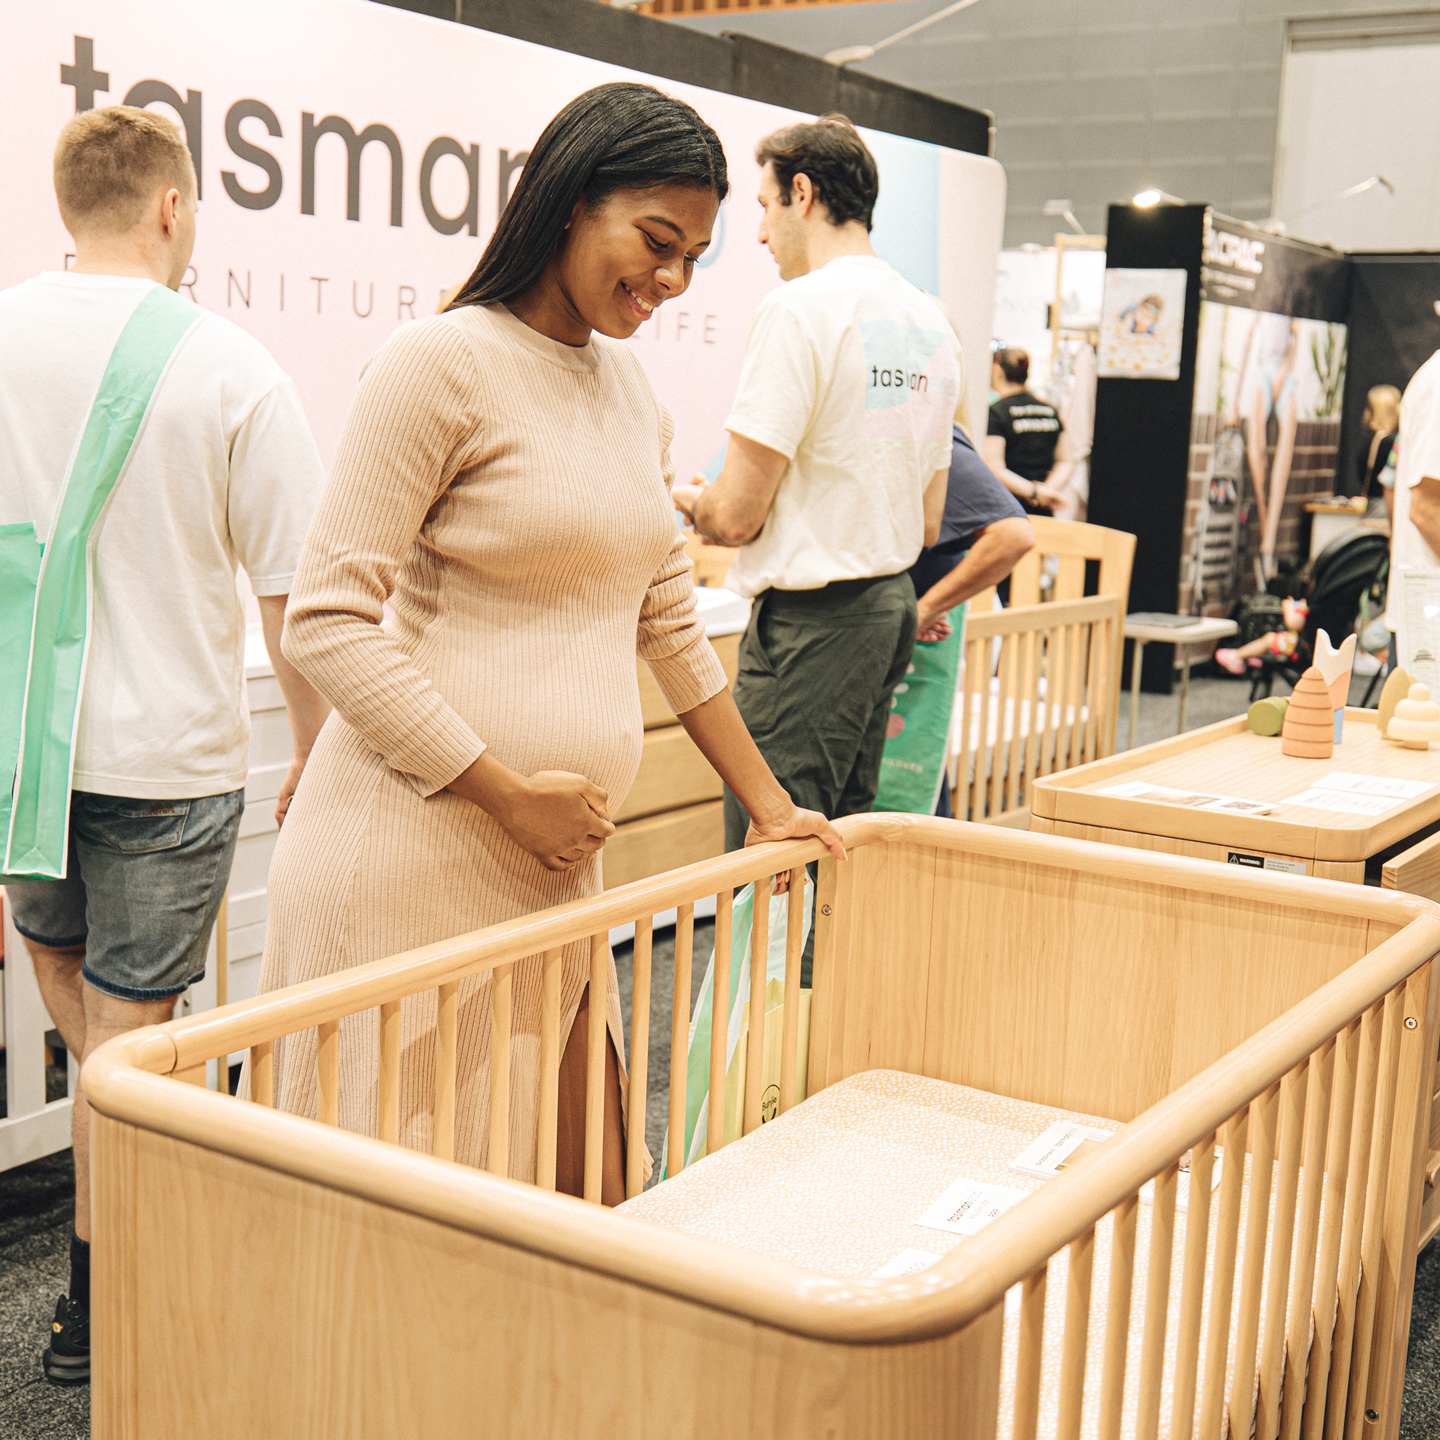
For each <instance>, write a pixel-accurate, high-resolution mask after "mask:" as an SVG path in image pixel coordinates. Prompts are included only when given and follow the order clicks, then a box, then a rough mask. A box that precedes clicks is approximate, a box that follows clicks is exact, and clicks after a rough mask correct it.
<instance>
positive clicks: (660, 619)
mask: <svg viewBox="0 0 1440 1440" xmlns="http://www.w3.org/2000/svg"><path fill="white" fill-rule="evenodd" d="M670 437H671V426H670V420H669V416H668V415H667V414H666V413H665V411H664V409H663V407H662V406H661V405H660V403H659V402H658V401H657V400H656V398H655V395H654V393H653V391H652V390H651V388H650V384H649V381H648V380H647V379H646V377H645V374H644V371H643V370H642V369H641V366H640V362H639V361H638V360H637V359H636V357H635V356H634V354H633V353H632V352H631V351H630V350H629V348H628V347H626V346H625V345H623V344H621V343H619V342H617V341H612V340H607V339H605V338H603V337H601V336H598V335H597V336H594V337H593V338H592V339H591V341H590V342H589V344H587V345H585V346H583V347H580V348H575V347H571V346H566V345H562V344H560V343H558V342H557V341H554V340H550V339H548V338H546V337H545V336H543V335H540V334H539V333H538V332H536V331H534V330H532V329H530V328H529V327H528V326H527V325H525V324H523V323H522V322H521V321H520V320H518V319H516V318H515V317H514V316H513V315H512V314H511V313H510V312H509V311H508V310H506V309H505V308H504V307H503V306H498V305H496V306H487V307H470V308H467V309H463V310H458V311H453V312H451V313H449V314H445V315H440V316H436V317H434V318H433V319H429V320H424V321H421V322H419V323H418V324H415V325H410V326H406V327H405V328H403V329H402V330H400V331H398V332H397V333H396V334H395V335H394V336H393V337H392V338H391V339H390V340H389V341H388V342H387V343H386V344H385V345H384V346H383V347H382V349H381V350H380V351H379V353H378V354H377V355H376V356H375V357H374V358H373V359H372V360H371V361H370V363H369V365H368V366H367V367H366V370H365V373H364V375H363V377H362V379H361V382H360V388H359V393H358V394H357V396H356V399H355V404H354V406H353V408H352V410H351V412H350V417H349V420H348V421H347V423H346V427H345V432H344V434H343V436H342V437H341V441H340V446H339V449H338V452H337V454H336V457H335V463H334V466H333V468H332V471H331V474H330V479H329V482H328V484H327V486H326V489H325V494H324V498H323V499H322V501H321V504H320V509H319V511H318V513H317V514H316V516H315V522H314V526H313V528H312V529H311V531H310V535H309V539H308V540H307V542H306V546H305V551H304V555H303V556H302V559H301V562H300V568H299V572H298V574H297V575H296V578H295V585H294V588H293V590H292V592H291V596H290V605H289V610H288V613H287V616H286V626H285V653H286V655H287V656H288V657H289V658H290V659H291V660H292V661H293V662H294V663H295V664H296V665H297V666H298V667H299V668H300V670H301V671H302V672H303V673H304V674H305V675H306V676H307V677H308V678H309V680H310V681H311V682H312V683H313V684H314V685H315V686H316V687H317V688H318V689H319V690H320V691H321V693H322V694H323V695H325V697H326V698H327V699H328V700H329V701H330V702H331V703H332V704H333V705H334V707H335V713H334V714H333V715H332V716H331V717H330V719H329V721H328V722H327V723H326V725H325V728H324V730H323V731H322V732H321V735H320V738H319V741H318V742H317V744H316V746H315V749H314V751H313V753H312V754H311V756H310V760H309V763H308V764H307V766H306V768H305V774H304V777H303V778H302V780H301V782H300V787H299V790H298V791H297V793H296V795H295V799H294V802H293V803H292V805H291V807H290V812H289V814H288V816H287V817H286V820H285V825H284V828H283V829H282V831H281V834H280V840H279V844H278V845H277V846H276V850H275V858H274V862H273V864H272V867H271V871H270V883H269V907H268V928H267V933H266V940H265V959H264V967H263V970H262V976H261V982H260V988H261V990H262V991H267V990H274V989H277V988H279V987H280V986H283V985H293V984H295V983H296V982H298V981H303V980H310V979H313V978H315V977H316V976H319V975H327V974H333V973H334V972H335V971H337V970H341V969H343V968H345V967H347V966H352V965H361V964H364V963H365V962H367V961H370V960H375V959H379V958H381V957H383V956H387V955H393V954H396V953H397V952H399V951H403V950H408V949H410V948H411V947H413V946H417V945H424V944H428V943H430V942H432V941H436V940H442V939H446V938H448V937H450V936H454V935H459V934H463V933H464V932H466V931H470V930H476V929H479V928H480V927H481V926H485V925H492V924H495V923H497V922H499V921H503V920H508V919H512V918H515V917H517V916H521V915H526V914H529V913H530V912H532V911H535V910H540V909H544V908H545V907H547V906H550V905H556V904H559V903H561V902H563V901H567V900H573V899H575V898H577V897H579V896H582V895H588V894H593V893H594V892H595V891H596V890H597V889H598V888H599V880H598V874H599V870H598V865H597V864H596V862H595V861H594V860H593V859H592V860H590V861H587V862H585V863H582V864H581V865H579V866H577V867H576V868H575V869H574V870H571V871H569V872H568V873H564V874H559V873H556V872H553V871H550V870H547V869H545V867H544V866H542V865H541V864H540V862H539V861H538V860H536V859H534V858H533V857H532V856H530V855H529V854H527V853H526V852H525V851H523V850H521V849H520V848H519V847H518V846H517V845H516V844H515V843H514V842H513V841H512V840H511V839H510V838H509V837H508V836H507V835H506V834H505V832H504V831H503V830H502V829H501V828H500V826H499V824H498V823H497V822H496V821H495V820H493V819H492V818H491V817H490V816H489V815H488V814H486V813H485V812H484V811H483V810H481V809H479V808H478V807H476V806H475V805H472V804H471V803H470V802H469V801H466V800H462V799H461V798H460V797H459V796H458V795H454V794H451V793H450V792H449V791H447V790H446V789H445V788H444V787H445V786H446V785H447V784H448V783H449V782H450V781H451V780H453V779H454V778H455V777H456V776H457V775H459V774H460V773H461V771H463V770H464V769H465V768H466V767H467V766H469V765H470V764H471V763H472V762H473V761H474V760H475V759H476V757H477V756H478V755H479V754H480V753H481V751H482V750H484V749H485V748H486V747H487V746H488V747H489V749H490V750H491V752H492V753H493V754H494V755H495V757H496V758H497V759H499V760H501V761H502V762H503V763H504V764H506V765H508V766H510V767H511V768H512V769H514V770H516V771H519V772H520V773H522V774H527V775H528V774H533V773H534V772H536V771H539V770H568V771H573V772H578V773H580V774H582V775H585V776H588V777H589V779H591V780H592V781H594V782H595V783H596V784H597V785H599V786H600V787H601V788H602V789H604V790H605V791H606V792H607V793H608V795H609V797H610V801H611V804H612V806H616V807H618V805H619V803H620V801H621V800H622V799H623V798H624V796H625V794H626V792H627V791H628V790H629V788H630V785H631V782H632V781H633V780H634V778H635V771H636V768H637V766H638V765H639V762H640V751H641V742H642V738H643V726H642V721H641V714H640V697H639V690H638V687H637V684H636V677H635V655H636V653H637V652H638V653H639V654H640V656H641V657H643V658H644V659H645V660H646V661H647V662H648V663H649V666H650V669H651V671H652V673H653V674H654V676H655V679H656V681H657V682H658V683H659V686H660V688H661V690H662V692H663V693H664V695H665V697H666V699H667V700H668V701H669V702H670V705H671V706H672V708H673V709H674V710H675V711H676V712H677V713H680V712H683V711H685V710H688V709H691V708H692V707H694V706H696V705H699V704H700V703H701V702H703V701H705V700H707V699H709V698H710V697H711V696H712V695H715V694H717V693H718V692H719V691H720V690H721V689H723V688H724V686H725V683H726V681H725V674H724V671H723V669H722V668H721V665H720V662H719V659H718V658H717V657H716V655H715V652H714V650H713V649H712V648H711V646H710V643H709V641H708V640H706V638H705V634H704V627H703V625H702V623H701V622H700V621H699V619H698V618H697V616H696V614H695V608H694V592H693V589H692V587H691V578H690V563H689V560H688V559H687V557H686V555H685V552H684V548H683V542H682V541H681V539H680V538H679V536H678V534H677V531H676V526H675V520H674V511H673V509H672V507H671V504H670V499H669V494H668V487H669V483H670V480H671V479H672V476H673V470H672V467H671V464H670V457H669V441H670ZM387 600H388V601H389V604H390V609H391V614H390V616H389V617H383V612H382V607H383V606H384V604H385V602H386V601H387ZM588 973H589V962H588V956H587V954H586V953H585V947H584V946H583V945H577V946H573V947H571V948H570V949H569V950H567V952H566V955H565V961H564V979H563V984H562V994H561V1006H562V1015H563V1026H564V1029H563V1033H562V1036H561V1042H562V1045H563V1043H564V1040H565V1037H566V1036H567V1035H568V1034H569V1030H570V1027H571V1024H572V1023H573V1019H574V1014H575V1010H576V1008H577V1006H578V1003H579V999H580V995H581V992H582V991H583V989H584V987H585V984H586V982H587V979H588ZM489 997H490V982H489V977H488V976H485V977H476V978H472V979H471V980H468V981H465V982H463V983H462V985H461V989H460V1019H459V1073H458V1075H457V1100H456V1108H457V1115H456V1134H455V1158H456V1159H457V1160H459V1161H462V1162H464V1163H467V1164H472V1165H483V1164H485V1163H486V1162H487V1156H486V1147H487V1141H488V1110H489V1093H490V1092H489V1078H488V1077H489V1068H488V1067H489V1063H490V1055H489V1049H490V1003H489ZM607 1002H608V1003H607V1005H606V1014H607V1017H608V1020H609V1026H610V1031H611V1035H612V1038H613V1039H614V1041H615V1047H616V1051H617V1054H618V1055H619V1056H620V1058H621V1062H622V1064H623V1060H624V1053H625V1052H624V1045H623V1043H622V1040H621V1033H622V1032H621V1024H620V1008H619V1002H618V998H617V994H616V989H615V976H614V966H613V963H612V965H611V972H610V990H609V994H608V996H607ZM595 1004H596V1002H592V1013H593V1011H594V1009H595ZM512 1023H513V1038H512V1041H511V1053H510V1064H511V1066H512V1069H511V1078H510V1096H511V1101H510V1174H511V1175H512V1176H514V1177H515V1178H517V1179H533V1178H534V1174H535V1149H536V1110H537V1103H538V1097H539V1076H538V1060H539V1048H540V1041H539V1034H540V962H539V961H538V959H537V960H532V961H528V962H526V963H525V964H523V965H518V966H517V967H516V969H515V975H514V981H513V1021H512ZM434 1025H435V1002H434V996H433V993H431V994H427V995H422V996H416V997H414V998H413V999H412V1000H410V1001H407V1002H406V1004H405V1005H404V1007H403V1009H402V1022H401V1031H402V1040H401V1045H402V1080H401V1094H400V1106H401V1120H400V1134H401V1142H402V1144H405V1145H409V1146H413V1147H417V1148H422V1149H428V1148H429V1147H430V1142H431V1120H430V1115H431V1109H432V1105H433V1095H434ZM340 1056H341V1061H340V1067H341V1076H340V1123H341V1125H342V1126H344V1127H346V1128H347V1129H351V1130H358V1131H361V1132H364V1133H369V1134H374V1133H375V1129H376V1113H377V1107H376V1081H377V1067H378V1061H379V1027H378V1019H377V1018H376V1016H375V1015H374V1014H373V1013H371V1014H365V1015H359V1016H355V1017H352V1018H351V1019H349V1020H347V1021H344V1022H342V1024H341V1044H340ZM275 1067H276V1072H275V1094H276V1098H277V1103H278V1104H279V1105H280V1106H281V1108H283V1109H286V1110H289V1111H293V1112H296V1113H299V1114H305V1115H312V1116H313V1115H314V1114H315V1111H316V1075H315V1036H314V1033H313V1032H309V1033H305V1034H301V1035H297V1036H293V1037H291V1038H289V1039H287V1040H286V1041H284V1042H283V1044H277V1046H276V1052H275Z"/></svg>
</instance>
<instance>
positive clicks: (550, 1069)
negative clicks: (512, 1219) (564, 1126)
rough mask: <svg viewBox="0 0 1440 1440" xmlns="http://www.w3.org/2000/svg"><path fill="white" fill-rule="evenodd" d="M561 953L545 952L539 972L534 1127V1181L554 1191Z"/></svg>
mask: <svg viewBox="0 0 1440 1440" xmlns="http://www.w3.org/2000/svg"><path fill="white" fill-rule="evenodd" d="M562 953H563V952H562V951H560V950H547V951H546V952H545V954H544V957H543V958H542V960H541V962H540V963H541V973H540V1104H539V1110H538V1120H537V1125H536V1155H535V1178H536V1181H537V1183H538V1184H539V1186H540V1188H541V1189H542V1190H554V1188H555V1144H556V1127H557V1124H558V1122H559V1116H560V968H561V966H560V957H561V955H562Z"/></svg>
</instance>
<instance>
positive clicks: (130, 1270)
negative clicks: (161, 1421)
mask: <svg viewBox="0 0 1440 1440" xmlns="http://www.w3.org/2000/svg"><path fill="white" fill-rule="evenodd" d="M138 1142H139V1131H138V1130H137V1129H136V1128H135V1126H133V1125H127V1124H125V1123H124V1122H123V1121H120V1120H112V1119H110V1118H109V1117H108V1116H105V1115H102V1114H100V1112H99V1111H98V1110H96V1109H94V1108H93V1107H92V1108H91V1111H90V1198H91V1216H92V1220H91V1225H92V1230H91V1243H92V1245H93V1247H94V1248H93V1254H94V1257H95V1260H94V1269H93V1276H92V1281H91V1316H92V1319H93V1321H94V1325H93V1334H94V1337H95V1338H94V1342H93V1344H92V1349H91V1382H90V1407H91V1427H92V1434H93V1435H94V1436H95V1437H96V1440H141V1436H140V1429H139V1413H138V1410H137V1406H138V1403H139V1402H138V1394H139V1390H138V1382H139V1362H138V1356H137V1354H136V1345H137V1344H138V1340H139V1336H140V1335H141V1333H142V1332H141V1328H140V1316H139V1312H138V1300H137V1295H136V1278H137V1275H138V1273H139V1256H138V1253H137V1246H136V1233H135V1228H136V1223H137V1219H138V1208H137V1207H138V1193H137V1192H138V1178H137V1177H138V1169H139V1165H138V1155H137V1150H138Z"/></svg>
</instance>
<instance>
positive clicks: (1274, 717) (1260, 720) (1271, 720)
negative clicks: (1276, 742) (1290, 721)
mask: <svg viewBox="0 0 1440 1440" xmlns="http://www.w3.org/2000/svg"><path fill="white" fill-rule="evenodd" d="M1289 708H1290V702H1289V701H1288V700H1286V699H1284V698H1283V697H1281V696H1278V695H1267V696H1266V697H1265V699H1263V700H1257V701H1256V702H1255V703H1254V704H1253V705H1252V706H1251V707H1250V709H1249V712H1248V713H1247V714H1246V716H1245V719H1246V722H1247V723H1248V724H1249V726H1250V728H1251V729H1252V730H1253V731H1254V732H1255V733H1256V734H1257V735H1278V734H1279V733H1280V731H1281V729H1282V728H1283V727H1284V724H1285V712H1286V711H1287V710H1288V709H1289Z"/></svg>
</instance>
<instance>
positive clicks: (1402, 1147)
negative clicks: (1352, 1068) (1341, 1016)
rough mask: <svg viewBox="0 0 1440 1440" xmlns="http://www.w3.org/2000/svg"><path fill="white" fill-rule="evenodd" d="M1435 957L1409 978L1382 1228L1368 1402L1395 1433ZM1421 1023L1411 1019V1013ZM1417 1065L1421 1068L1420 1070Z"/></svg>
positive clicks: (1426, 1124)
mask: <svg viewBox="0 0 1440 1440" xmlns="http://www.w3.org/2000/svg"><path fill="white" fill-rule="evenodd" d="M1434 967H1435V961H1434V959H1433V958H1432V959H1431V960H1429V961H1428V962H1427V963H1426V964H1424V965H1423V966H1421V967H1420V969H1418V970H1417V971H1416V972H1415V973H1414V974H1413V975H1411V977H1410V979H1409V980H1408V981H1407V982H1406V985H1405V996H1404V1001H1403V1006H1402V1013H1403V1014H1404V1017H1405V1020H1404V1026H1405V1028H1402V1029H1401V1030H1400V1032H1399V1034H1400V1042H1401V1051H1400V1065H1399V1073H1398V1075H1397V1077H1396V1095H1397V1098H1398V1104H1397V1106H1396V1109H1395V1115H1394V1125H1395V1136H1394V1142H1393V1143H1392V1147H1391V1151H1390V1172H1389V1175H1388V1176H1387V1179H1386V1200H1385V1212H1384V1214H1385V1218H1384V1230H1383V1233H1382V1236H1381V1253H1380V1267H1379V1268H1380V1274H1379V1277H1378V1290H1379V1293H1378V1295H1377V1297H1376V1313H1375V1323H1374V1329H1373V1331H1372V1334H1371V1355H1370V1371H1369V1377H1368V1383H1367V1385H1366V1394H1365V1408H1366V1410H1373V1411H1375V1412H1376V1413H1377V1414H1378V1415H1379V1417H1380V1434H1382V1435H1383V1436H1384V1437H1385V1440H1396V1437H1398V1435H1399V1433H1400V1405H1401V1399H1402V1396H1403V1392H1404V1386H1405V1360H1406V1341H1407V1338H1408V1336H1409V1333H1410V1309H1411V1304H1412V1301H1413V1299H1414V1292H1415V1262H1416V1260H1417V1258H1418V1257H1417V1255H1416V1246H1417V1244H1418V1243H1419V1238H1420V1201H1421V1197H1422V1194H1423V1191H1424V1187H1425V1158H1426V1152H1427V1149H1428V1141H1429V1134H1430V1103H1431V1091H1432V1089H1433V1088H1434V1080H1433V1078H1432V1077H1433V1075H1434V1073H1435V1049H1436V1043H1437V1033H1440V1030H1437V1002H1440V986H1436V985H1435V983H1434ZM1412 1020H1413V1021H1414V1022H1415V1028H1414V1029H1413V1030H1412V1029H1410V1028H1408V1027H1409V1024H1410V1022H1411V1021H1412ZM1417 1072H1418V1073H1417Z"/></svg>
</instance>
